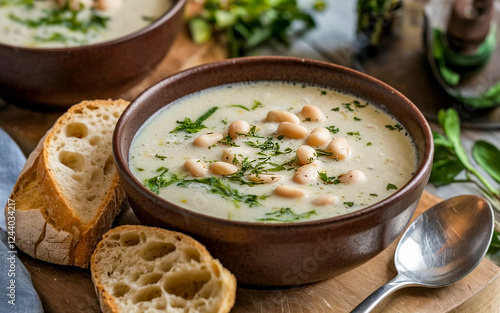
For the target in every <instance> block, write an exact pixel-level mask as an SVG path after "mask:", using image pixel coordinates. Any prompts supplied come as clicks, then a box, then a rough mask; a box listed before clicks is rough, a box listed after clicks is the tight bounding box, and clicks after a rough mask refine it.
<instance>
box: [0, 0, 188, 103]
mask: <svg viewBox="0 0 500 313" xmlns="http://www.w3.org/2000/svg"><path fill="white" fill-rule="evenodd" d="M12 2H13V3H18V4H17V5H9V1H7V2H6V3H5V4H3V5H4V7H2V6H0V21H1V22H0V24H1V27H0V37H1V38H2V39H0V68H1V69H2V71H1V72H0V96H2V97H5V98H7V99H9V100H12V101H20V102H23V103H25V102H29V103H34V104H43V105H49V106H54V107H69V106H70V105H73V104H74V103H77V102H79V101H81V100H82V99H96V98H113V97H117V96H119V95H120V94H121V93H123V92H124V91H126V90H127V89H129V88H131V87H133V86H134V85H135V84H137V83H138V82H140V81H141V80H142V79H143V78H144V77H145V76H146V75H148V74H149V73H150V72H151V71H152V70H153V69H154V68H155V66H156V65H157V64H158V63H159V62H160V61H161V60H162V59H163V57H164V56H165V55H166V53H167V52H168V50H169V49H170V47H171V45H172V43H173V41H174V39H175V37H176V35H177V33H178V31H179V30H180V27H181V26H182V18H183V9H184V6H185V2H186V0H148V1H145V2H142V1H141V2H137V1H133V0H124V1H123V4H122V7H120V9H119V10H118V11H116V12H114V14H113V15H110V18H109V20H108V17H107V16H105V15H104V16H101V15H95V16H92V17H91V18H89V19H87V20H86V21H85V22H79V21H74V20H73V19H72V18H71V17H68V14H69V15H70V16H71V14H72V13H71V12H69V10H66V12H59V11H50V10H49V11H43V7H42V8H40V12H35V13H34V14H32V15H29V14H27V13H26V12H29V11H30V10H33V9H30V10H28V9H27V8H26V7H22V5H23V4H22V2H19V1H12ZM49 2H52V1H41V2H39V1H35V2H34V4H35V9H37V8H38V6H44V5H46V4H47V5H48V4H49ZM54 2H55V1H54ZM138 4H139V5H142V6H143V7H145V8H144V9H141V10H135V9H134V5H138ZM148 4H151V5H153V7H152V8H151V9H150V10H149V11H150V12H149V11H148V10H147V8H146V7H147V5H148ZM51 5H53V4H51ZM20 6H21V7H20ZM142 11H144V12H149V13H143V12H142ZM41 12H52V13H46V16H45V15H43V16H42V17H40V14H37V13H41ZM89 12H90V11H89ZM92 12H94V11H92ZM153 12H156V13H153ZM2 14H3V15H4V16H2ZM59 15H64V16H65V17H64V19H65V20H68V21H74V22H71V23H70V22H68V23H66V24H65V25H68V26H65V27H62V26H61V27H59V26H57V27H58V28H55V29H50V31H46V30H44V29H39V27H43V25H45V24H47V23H49V24H50V23H51V22H50V21H51V20H55V21H57V20H61V19H62V17H60V16H59ZM130 15H132V16H133V19H132V17H131V16H130ZM42 19H44V20H46V21H47V22H41V20H42ZM115 19H117V22H116V23H115ZM132 20H135V21H137V23H132ZM38 24H40V25H41V26H37V25H38ZM73 24H74V25H73ZM104 24H106V27H108V28H110V31H112V33H111V34H109V35H107V34H106V35H104V36H100V34H99V35H96V36H94V37H95V38H91V39H90V40H88V37H92V36H93V35H95V34H94V33H96V32H94V33H92V31H93V30H95V29H100V28H102V27H101V26H99V25H104ZM26 25H29V26H26ZM82 25H83V26H82ZM128 26H131V27H132V28H130V29H125V30H124V28H125V27H128ZM23 27H24V28H23ZM78 27H83V29H84V30H85V32H86V33H85V36H84V35H81V34H77V32H73V33H71V29H72V28H75V29H76V28H78ZM68 28H69V29H70V30H69V31H68ZM108 28H106V29H105V31H107V30H108ZM78 32H79V31H78Z"/></svg>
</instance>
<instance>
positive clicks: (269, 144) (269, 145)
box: [245, 137, 293, 156]
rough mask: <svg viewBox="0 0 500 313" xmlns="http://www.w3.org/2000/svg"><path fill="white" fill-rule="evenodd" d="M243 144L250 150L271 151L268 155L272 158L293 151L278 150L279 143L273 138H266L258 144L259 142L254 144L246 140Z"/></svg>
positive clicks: (287, 149) (279, 147)
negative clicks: (250, 148)
mask: <svg viewBox="0 0 500 313" xmlns="http://www.w3.org/2000/svg"><path fill="white" fill-rule="evenodd" d="M245 143H246V144H247V145H248V146H250V147H252V148H256V149H260V150H261V151H262V152H263V151H269V150H270V151H271V153H270V155H272V156H277V155H280V154H288V153H291V152H293V149H291V148H286V149H285V150H283V151H281V150H280V149H281V146H280V144H279V142H277V141H275V140H274V138H273V137H268V138H267V139H266V141H264V142H260V141H259V140H257V141H255V142H254V141H250V140H247V141H245Z"/></svg>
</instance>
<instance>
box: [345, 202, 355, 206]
mask: <svg viewBox="0 0 500 313" xmlns="http://www.w3.org/2000/svg"><path fill="white" fill-rule="evenodd" d="M344 205H345V206H347V207H352V206H353V205H354V202H344Z"/></svg>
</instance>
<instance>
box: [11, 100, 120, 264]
mask: <svg viewBox="0 0 500 313" xmlns="http://www.w3.org/2000/svg"><path fill="white" fill-rule="evenodd" d="M127 105H128V102H126V101H124V100H117V101H112V100H95V101H84V102H82V103H79V104H77V105H74V106H73V107H71V108H70V109H69V110H68V111H67V112H66V113H65V114H63V115H62V116H61V117H60V118H59V119H58V120H57V122H56V123H55V124H54V126H53V127H52V128H51V129H50V130H49V131H48V132H47V134H46V135H45V137H44V138H42V140H41V141H40V142H39V144H38V146H37V148H36V149H35V150H34V151H33V152H32V153H31V154H30V156H29V157H28V160H27V161H26V164H25V166H24V169H23V171H22V172H21V174H20V176H19V178H18V181H17V183H16V185H15V186H14V190H13V192H12V195H11V199H13V200H14V201H15V204H16V211H15V218H16V245H17V246H18V248H19V249H21V250H23V251H24V252H26V253H28V254H29V255H31V256H33V257H35V258H38V259H41V260H44V261H48V262H52V263H57V264H63V265H76V266H80V267H84V268H86V267H88V265H89V262H90V256H91V254H92V252H93V250H94V248H95V246H96V245H97V243H98V242H99V240H100V238H101V236H102V234H104V233H105V232H106V231H107V230H109V229H110V228H111V223H112V222H113V219H114V218H115V217H116V215H117V214H118V213H119V212H120V209H121V206H122V203H123V200H124V199H125V194H124V192H123V190H122V189H121V187H120V186H119V185H118V175H117V173H116V169H115V167H114V164H113V156H112V146H111V140H112V135H113V131H114V128H115V124H116V122H117V120H118V118H119V117H120V115H121V113H122V112H123V110H124V109H125V108H126V106H127ZM6 213H7V211H6Z"/></svg>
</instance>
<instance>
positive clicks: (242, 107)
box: [229, 104, 250, 111]
mask: <svg viewBox="0 0 500 313" xmlns="http://www.w3.org/2000/svg"><path fill="white" fill-rule="evenodd" d="M229 107H230V108H240V109H243V110H245V111H250V109H249V108H247V107H246V106H244V105H241V104H231V105H230V106H229Z"/></svg>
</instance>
